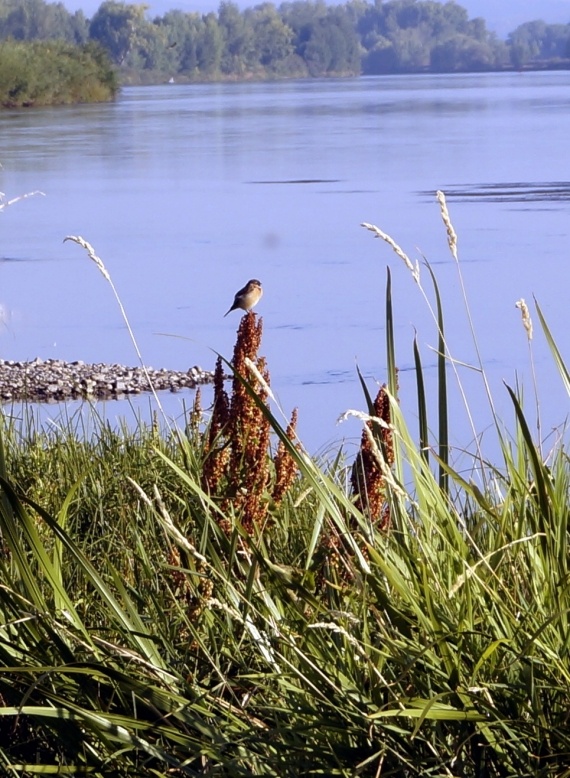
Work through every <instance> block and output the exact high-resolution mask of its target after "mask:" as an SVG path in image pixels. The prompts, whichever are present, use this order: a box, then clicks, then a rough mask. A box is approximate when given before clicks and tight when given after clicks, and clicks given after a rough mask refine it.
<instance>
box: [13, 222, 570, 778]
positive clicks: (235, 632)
mask: <svg viewBox="0 0 570 778" xmlns="http://www.w3.org/2000/svg"><path fill="white" fill-rule="evenodd" d="M448 218H449V214H448ZM446 229H448V227H447V226H446ZM450 240H451V238H450ZM450 248H451V245H450ZM454 261H455V260H454ZM412 268H413V265H412ZM432 280H433V288H434V290H435V296H436V303H435V306H434V321H435V325H436V332H435V335H436V339H437V342H438V348H437V354H438V361H439V363H440V364H439V366H438V374H439V375H440V377H443V376H444V375H445V365H446V362H447V361H448V360H449V358H450V357H449V352H448V349H447V344H446V342H445V328H444V326H443V303H442V301H441V297H440V295H439V290H438V288H437V284H436V280H435V276H432ZM413 281H414V282H416V283H417V280H416V278H415V277H414V278H413ZM386 310H387V314H386V332H387V347H386V350H387V357H388V359H387V361H388V382H387V385H386V386H385V387H383V388H382V390H381V391H380V393H379V395H378V398H377V400H376V405H375V404H374V401H373V400H372V399H371V398H370V397H369V395H368V391H367V388H366V385H365V384H364V382H363V388H364V391H365V399H366V405H367V411H368V413H366V414H363V413H359V415H360V417H361V418H362V419H363V421H364V423H365V425H366V427H365V432H364V437H363V445H362V448H361V452H360V455H359V456H360V461H359V464H357V465H356V467H355V469H354V471H353V472H354V477H353V481H352V484H351V486H350V488H348V486H347V485H346V463H345V462H344V459H343V457H342V454H340V453H339V456H338V457H337V458H336V459H335V461H333V462H332V463H329V464H325V465H318V464H317V463H316V462H315V461H314V460H312V459H311V458H309V457H308V456H307V455H306V453H305V452H304V451H303V449H302V448H300V447H298V445H297V443H296V441H294V440H293V439H292V433H289V434H288V431H287V429H283V427H282V426H281V425H280V424H279V423H278V421H277V420H276V419H275V417H274V416H273V415H272V413H271V411H270V408H269V407H268V404H267V397H268V396H269V392H270V391H271V390H270V388H269V382H268V375H267V372H266V370H265V366H264V364H263V362H260V361H259V359H258V357H257V350H256V349H257V347H258V345H259V338H260V324H259V322H258V320H257V317H255V316H254V315H253V314H249V315H247V316H244V318H243V320H242V325H240V333H239V334H238V341H240V346H239V353H234V359H233V362H232V365H233V369H234V377H233V383H232V396H231V398H230V397H229V396H226V394H225V391H224V376H223V362H222V361H220V362H219V364H218V371H217V386H216V405H215V408H214V412H213V418H212V422H211V424H210V426H209V428H208V429H207V430H206V431H205V432H204V431H202V429H201V427H200V425H199V423H198V419H197V414H196V415H195V417H194V418H193V420H192V419H191V420H190V423H189V428H188V431H187V435H185V434H183V433H181V432H180V431H174V432H173V433H172V434H170V433H169V434H168V435H166V436H161V435H160V434H159V433H158V431H157V430H153V429H146V428H144V427H143V426H142V425H141V426H140V427H139V428H138V429H137V431H136V434H134V433H133V434H131V433H128V431H127V430H123V431H122V432H121V433H120V434H118V433H112V432H111V431H110V430H108V429H107V428H106V427H104V426H103V427H102V428H101V429H100V430H99V435H98V436H95V438H94V439H93V440H91V441H89V442H87V441H85V439H84V438H82V436H81V435H80V434H73V430H69V429H66V430H64V431H63V432H61V433H60V434H55V435H53V436H52V437H46V436H45V434H44V433H42V432H41V431H36V432H34V434H29V435H24V436H23V437H22V435H21V434H20V433H19V432H18V430H17V429H15V428H14V427H12V426H9V425H5V428H4V430H3V434H2V437H1V438H0V440H1V441H2V444H3V449H2V450H1V451H0V483H1V485H2V495H1V498H2V499H1V501H0V532H1V533H2V539H3V550H2V553H1V555H0V695H1V698H0V763H1V764H2V767H3V768H4V770H5V772H7V774H9V775H14V776H24V775H25V776H27V775H35V774H41V773H47V774H57V773H58V772H59V773H60V774H79V775H81V774H90V775H97V776H148V778H150V777H151V776H152V777H153V778H157V776H158V777H159V778H160V777H161V776H167V775H180V776H183V775H190V776H198V775H210V776H228V778H229V776H253V775H256V776H285V777H286V778H289V777H290V778H295V777H297V776H307V777H308V776H313V775H326V776H329V775H330V776H335V775H336V776H345V777H346V778H348V777H349V776H350V777H351V778H353V777H354V776H357V775H358V776H369V777H370V778H373V777H374V778H376V776H382V775H390V776H399V777H400V776H401V777H402V778H409V777H410V776H418V778H419V777H420V776H422V778H423V777H424V776H429V775H434V776H435V775H437V776H457V777H458V778H459V776H461V777H462V778H463V776H466V777H467V778H494V777H495V776H513V777H514V776H535V777H536V778H544V777H545V776H552V777H553V778H554V776H558V777H560V778H561V777H562V776H565V775H568V774H569V773H568V765H569V764H570V734H569V729H568V726H567V719H568V710H569V707H570V692H569V689H570V685H569V681H570V659H569V656H570V655H569V652H568V635H569V624H568V614H569V613H570V591H569V586H568V581H569V580H570V578H569V570H568V500H569V494H570V468H569V465H568V463H569V461H570V460H569V457H568V451H567V448H566V445H565V442H564V439H563V438H562V437H561V439H560V441H559V443H558V446H557V447H556V448H555V449H554V450H552V451H551V452H550V455H549V458H548V461H545V460H544V459H543V457H542V455H541V449H540V446H539V445H537V443H536V442H535V441H534V440H533V436H532V434H531V431H530V427H529V424H528V422H527V419H526V417H525V413H524V408H523V405H522V403H521V401H520V398H519V396H518V394H517V393H516V392H514V391H512V390H509V391H510V395H509V396H510V398H511V400H512V403H513V408H514V412H515V415H516V420H517V427H516V431H515V434H514V436H513V437H512V439H508V440H507V438H506V435H505V434H502V433H501V434H500V444H501V446H502V449H501V450H502V452H503V456H504V462H503V464H502V466H501V467H500V468H499V467H498V466H491V465H489V464H487V463H486V462H485V461H484V460H482V459H481V460H479V463H478V464H479V469H480V471H483V470H484V477H482V478H481V481H480V483H481V484H482V486H478V485H476V484H475V482H470V481H467V480H466V479H465V478H463V477H462V475H461V474H460V473H459V472H457V471H456V470H454V468H453V465H452V463H451V461H450V458H449V459H448V458H446V457H445V454H446V453H447V448H446V446H447V444H446V443H444V445H442V443H441V438H440V439H438V438H437V437H435V438H434V434H433V433H432V432H430V429H429V425H428V424H427V411H426V408H427V407H428V402H427V399H428V398H426V396H425V389H424V383H423V381H422V378H423V375H422V369H421V360H420V359H419V353H418V350H417V346H416V344H413V349H414V355H415V358H416V366H417V370H416V374H417V387H418V411H419V413H418V417H419V419H420V423H419V429H418V430H417V431H413V432H412V431H411V430H410V429H409V428H408V426H407V424H406V422H405V418H404V411H403V409H402V408H401V407H400V405H399V403H398V401H397V399H396V394H397V391H396V389H397V371H396V354H395V343H394V333H393V319H394V315H393V311H392V299H391V287H390V283H388V285H387V292H386ZM537 314H538V317H539V321H540V324H541V327H542V330H543V332H544V333H545V336H546V338H547V341H548V343H549V345H550V347H551V350H552V353H553V356H554V359H555V361H556V363H557V365H558V366H559V369H560V373H561V376H562V379H563V381H564V383H565V385H566V386H567V387H568V388H569V391H570V373H569V372H568V370H567V369H566V367H565V364H564V360H563V358H562V355H561V354H560V352H559V350H558V349H557V347H556V343H555V341H554V338H553V336H552V334H551V333H550V331H549V330H548V327H547V325H546V322H545V321H544V317H543V316H542V312H541V311H540V308H538V307H537ZM242 327H243V329H242ZM527 332H528V330H527ZM248 344H249V345H248ZM252 344H253V345H255V344H257V346H256V347H255V348H250V347H251V345H252ZM237 350H238V346H236V351H237ZM482 364H483V363H482ZM239 366H241V367H240V368H239V370H238V367H239ZM242 388H243V390H244V392H245V393H244V394H241V392H242ZM450 391H451V390H450V389H449V388H448V384H447V382H445V381H443V380H440V383H439V387H438V392H439V395H440V396H439V397H438V398H437V403H436V407H437V408H438V411H439V412H440V416H441V418H440V419H439V421H438V424H437V425H436V429H437V432H438V434H439V433H442V434H443V438H444V441H445V440H447V439H448V437H449V430H448V429H447V425H448V424H449V419H448V417H447V415H446V413H445V410H446V408H447V405H448V402H449V400H450V398H449V396H448V394H449V392H450ZM482 391H483V392H486V391H487V389H486V386H485V383H483V388H482ZM236 396H237V397H238V398H239V399H234V398H235V397H236ZM238 408H239V409H240V410H239V414H238V413H237V409H238ZM232 413H236V414H237V417H236V420H234V421H233V422H232V421H231V415H232ZM268 429H269V432H270V433H272V434H274V435H275V436H276V437H277V438H278V440H279V442H280V446H281V449H280V450H281V451H282V452H285V454H286V456H287V457H289V458H290V462H289V466H290V465H291V463H293V465H294V470H295V471H296V473H297V474H296V476H295V478H293V479H291V482H290V483H289V486H288V490H287V493H286V496H285V498H284V499H282V500H281V502H279V501H278V500H277V499H276V498H277V494H278V491H279V490H278V483H279V481H280V478H279V477H278V475H277V473H278V470H279V465H278V459H279V456H280V454H279V451H278V452H277V454H276V456H275V457H272V456H271V451H270V449H269V448H267V447H265V448H263V457H262V454H261V450H260V442H261V441H266V440H267V434H268V433H267V430H268ZM416 438H417V440H416ZM418 441H419V442H418ZM248 446H249V447H250V450H248ZM238 451H239V454H238V453H237V452H238ZM365 452H367V453H365ZM477 456H478V451H477V450H476V451H475V452H474V457H475V458H476V457H477ZM246 457H250V458H249V459H248V460H247V461H248V462H249V463H250V467H255V468H256V469H257V472H256V473H255V474H254V475H251V476H250V474H249V473H248V470H247V468H246V467H245V465H244V463H245V461H246ZM216 458H217V462H218V465H220V463H221V465H220V471H219V474H218V476H217V480H216V473H215V469H214V468H213V464H212V463H214V462H216ZM232 458H233V459H232ZM232 461H233V464H232V465H230V464H229V463H230V462H232ZM204 462H205V463H206V466H204ZM262 466H264V467H265V468H266V470H265V471H264V472H265V474H264V475H263V477H261V475H260V473H261V467H262ZM208 468H211V469H210V470H208ZM46 474H47V476H46ZM56 474H57V475H56ZM254 476H255V477H254ZM249 477H251V478H252V480H251V481H248V480H247V479H248V478H249ZM258 477H259V480H257V479H258ZM248 488H249V489H251V490H255V493H256V494H257V495H258V497H259V500H258V502H256V503H255V506H256V510H262V509H264V506H266V505H269V506H270V508H269V510H270V513H269V515H270V517H271V520H272V521H271V524H270V525H269V524H268V523H267V522H265V519H263V521H264V522H265V523H264V525H263V526H264V527H265V529H264V531H259V526H258V524H257V523H255V521H254V520H253V519H252V522H251V524H248V523H246V522H245V521H244V517H245V516H247V515H248V513H247V511H248V510H249V508H248V502H247V499H246V497H244V495H243V490H247V489H248ZM271 494H272V495H273V500H271ZM384 516H389V532H386V531H385V529H383V528H382V525H383V517H384ZM250 530H253V531H250Z"/></svg>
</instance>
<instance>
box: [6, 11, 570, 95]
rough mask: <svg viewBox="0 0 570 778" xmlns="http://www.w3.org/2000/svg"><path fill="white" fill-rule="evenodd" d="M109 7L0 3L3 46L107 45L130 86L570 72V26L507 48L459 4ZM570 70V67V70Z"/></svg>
mask: <svg viewBox="0 0 570 778" xmlns="http://www.w3.org/2000/svg"><path fill="white" fill-rule="evenodd" d="M146 10H147V7H146V6H145V5H142V4H127V3H122V2H117V1H116V0H105V1H104V2H103V3H102V4H101V5H100V6H99V8H98V10H97V11H96V12H95V14H94V15H93V17H92V18H91V19H87V18H86V17H85V15H84V14H83V12H82V11H76V12H75V13H70V12H68V11H67V10H66V8H65V7H64V5H63V4H62V3H46V2H45V1H44V0H0V40H6V39H11V40H14V41H30V40H36V41H37V40H44V41H45V40H53V39H59V40H62V41H65V42H67V43H70V44H76V45H82V44H86V43H89V42H91V43H98V44H100V45H101V46H103V47H104V49H105V50H106V51H107V52H108V54H109V57H110V58H111V60H112V62H113V63H114V64H115V65H116V66H117V67H118V68H119V70H120V72H121V74H122V78H123V80H127V81H128V80H129V79H131V80H137V81H145V80H146V81H155V80H161V79H166V78H170V77H176V78H180V79H186V80H209V79H219V78H220V79H232V78H235V79H243V78H258V77H259V78H267V77H274V78H276V77H305V76H327V75H358V74H361V73H362V74H369V75H372V74H381V73H406V72H422V71H432V72H434V71H435V72H459V71H481V70H497V69H503V68H508V67H515V68H524V67H529V66H537V65H538V66H540V64H545V63H546V62H548V63H550V64H555V63H558V64H564V62H565V61H567V60H569V58H570V24H568V25H563V24H557V25H549V24H546V23H545V22H541V21H534V22H528V23H526V24H523V25H521V26H519V27H518V28H517V29H516V30H514V31H513V32H512V33H511V34H510V35H509V36H508V38H507V40H506V41H502V40H500V39H498V38H497V36H496V35H495V34H494V33H493V32H491V31H489V30H488V29H487V26H486V23H485V20H484V19H482V18H475V19H469V16H468V12H467V10H466V9H465V8H463V7H462V6H461V5H459V4H458V3H456V2H453V1H451V2H436V1H435V0H389V1H388V2H383V1H382V0H375V1H374V2H373V3H370V2H366V0H348V1H347V2H345V3H344V4H339V5H327V4H326V3H325V2H324V1H323V0H292V1H287V2H283V3H281V4H280V5H279V6H275V5H274V4H273V3H269V2H263V3H261V4H259V5H256V6H254V7H252V8H246V9H244V10H240V9H239V7H238V6H237V5H236V3H234V2H233V1H232V0H222V2H221V3H220V5H219V8H218V11H217V13H214V12H211V13H206V14H201V13H196V12H190V13H187V12H183V11H179V10H172V11H168V12H167V13H165V14H164V15H163V16H157V17H155V18H153V19H149V18H147V15H146ZM566 64H568V63H566Z"/></svg>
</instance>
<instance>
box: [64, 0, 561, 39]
mask: <svg viewBox="0 0 570 778" xmlns="http://www.w3.org/2000/svg"><path fill="white" fill-rule="evenodd" d="M140 1H145V2H146V3H147V4H148V5H149V16H150V17H151V18H152V17H153V16H162V14H164V13H165V12H166V11H169V10H171V9H173V8H177V9H179V10H181V11H186V12H190V11H198V12H200V13H207V12H208V11H217V9H218V6H219V0H140ZM236 1H237V4H238V5H239V6H240V7H241V8H247V7H251V6H254V5H258V4H259V2H261V0H236ZM279 2H280V0H274V3H275V5H279ZM63 3H64V5H65V6H66V7H67V8H68V9H69V10H70V11H75V10H77V9H79V8H81V9H82V10H83V11H84V13H85V14H86V16H88V17H90V16H92V15H93V13H94V12H95V11H96V10H97V8H98V7H99V5H100V3H101V0H63ZM459 4H460V5H462V6H463V7H464V8H466V9H467V11H468V12H469V15H470V17H471V18H473V17H475V16H482V17H483V18H484V19H485V21H486V22H487V27H488V29H490V30H492V31H493V32H496V33H497V35H499V37H501V38H505V37H506V36H507V34H508V33H509V32H511V31H512V30H514V29H515V28H516V27H517V26H518V25H519V24H522V23H523V22H529V21H532V20H533V19H543V20H544V21H545V22H548V23H549V24H555V23H559V24H569V23H570V0H463V2H461V1H460V3H459Z"/></svg>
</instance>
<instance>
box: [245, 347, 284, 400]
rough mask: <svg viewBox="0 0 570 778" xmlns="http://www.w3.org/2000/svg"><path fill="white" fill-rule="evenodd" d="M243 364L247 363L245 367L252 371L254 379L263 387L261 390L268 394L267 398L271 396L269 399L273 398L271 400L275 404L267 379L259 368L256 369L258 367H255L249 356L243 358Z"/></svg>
mask: <svg viewBox="0 0 570 778" xmlns="http://www.w3.org/2000/svg"><path fill="white" fill-rule="evenodd" d="M245 364H246V365H247V367H248V368H249V370H251V372H252V373H253V375H254V376H255V378H256V380H257V382H258V384H259V385H260V386H261V388H262V389H263V391H264V392H265V393H266V394H267V396H268V397H269V398H271V399H272V400H273V402H274V403H275V404H277V400H276V399H275V396H274V394H273V392H272V391H271V387H270V386H269V384H268V383H267V381H266V380H265V378H264V377H263V376H262V375H261V373H260V372H259V370H258V368H257V365H255V364H254V363H253V362H252V361H251V359H250V358H249V357H246V358H245Z"/></svg>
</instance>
